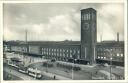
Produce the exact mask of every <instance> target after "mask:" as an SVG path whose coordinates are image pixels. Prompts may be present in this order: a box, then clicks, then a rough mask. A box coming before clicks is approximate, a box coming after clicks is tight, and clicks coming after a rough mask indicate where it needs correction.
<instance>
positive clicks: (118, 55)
mask: <svg viewBox="0 0 128 83" xmlns="http://www.w3.org/2000/svg"><path fill="white" fill-rule="evenodd" d="M98 55H101V56H117V57H123V56H124V54H123V53H117V54H110V55H109V54H108V53H98Z"/></svg>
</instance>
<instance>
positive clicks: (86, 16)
mask: <svg viewBox="0 0 128 83" xmlns="http://www.w3.org/2000/svg"><path fill="white" fill-rule="evenodd" d="M81 18H82V20H90V19H91V16H90V14H84V15H82V17H81Z"/></svg>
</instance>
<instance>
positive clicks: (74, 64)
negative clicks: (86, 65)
mask: <svg viewBox="0 0 128 83" xmlns="http://www.w3.org/2000/svg"><path fill="white" fill-rule="evenodd" d="M76 60H77V59H73V64H72V80H73V79H74V70H73V68H74V65H75V61H76Z"/></svg>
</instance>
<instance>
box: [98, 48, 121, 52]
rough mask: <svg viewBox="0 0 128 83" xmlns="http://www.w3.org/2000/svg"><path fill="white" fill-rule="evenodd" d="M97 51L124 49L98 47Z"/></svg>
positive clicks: (119, 49)
mask: <svg viewBox="0 0 128 83" xmlns="http://www.w3.org/2000/svg"><path fill="white" fill-rule="evenodd" d="M97 51H108V52H109V51H123V49H122V48H98V49H97Z"/></svg>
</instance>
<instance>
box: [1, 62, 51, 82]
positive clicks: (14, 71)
mask: <svg viewBox="0 0 128 83" xmlns="http://www.w3.org/2000/svg"><path fill="white" fill-rule="evenodd" d="M3 69H4V72H5V73H8V74H10V75H12V76H17V77H19V78H21V79H22V80H38V79H35V78H33V77H31V76H29V75H26V74H23V73H21V72H18V71H17V69H16V68H14V67H11V66H9V65H7V64H6V65H5V64H4V67H3ZM16 80H17V79H16ZM40 80H53V78H51V77H47V76H43V77H42V78H41V79H40Z"/></svg>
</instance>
